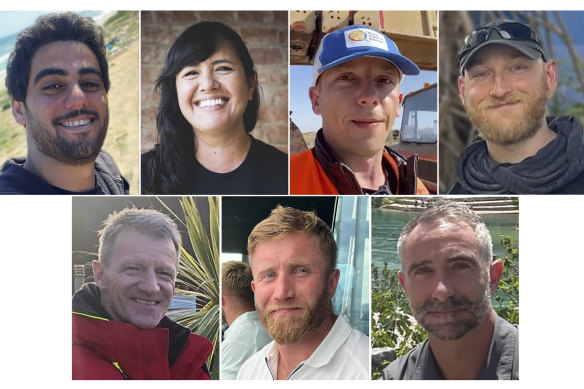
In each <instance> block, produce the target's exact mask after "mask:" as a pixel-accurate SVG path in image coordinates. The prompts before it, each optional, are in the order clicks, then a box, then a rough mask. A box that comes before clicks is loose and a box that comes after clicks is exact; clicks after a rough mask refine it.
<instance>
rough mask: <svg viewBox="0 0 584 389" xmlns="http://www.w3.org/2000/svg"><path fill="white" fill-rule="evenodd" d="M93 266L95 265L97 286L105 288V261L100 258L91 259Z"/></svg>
mask: <svg viewBox="0 0 584 389" xmlns="http://www.w3.org/2000/svg"><path fill="white" fill-rule="evenodd" d="M91 266H92V267H93V279H94V281H95V283H96V284H97V286H98V287H99V288H100V289H101V288H103V273H104V267H103V262H101V261H98V260H93V261H91Z"/></svg>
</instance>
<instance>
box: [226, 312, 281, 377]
mask: <svg viewBox="0 0 584 389" xmlns="http://www.w3.org/2000/svg"><path fill="white" fill-rule="evenodd" d="M271 340H272V339H271V338H270V336H269V335H268V333H267V332H266V330H265V329H264V326H263V325H262V322H261V321H260V318H259V315H258V313H257V311H251V312H246V313H244V314H242V315H239V316H238V317H237V319H235V320H233V322H232V323H231V325H230V326H229V328H228V329H227V330H225V334H224V339H223V341H222V342H221V379H222V380H234V379H235V377H237V372H238V371H239V368H240V367H241V365H243V363H244V362H245V361H246V360H247V359H248V358H249V357H250V356H252V355H253V354H254V353H255V352H256V351H258V350H260V349H261V348H262V347H264V346H265V345H266V344H268V343H270V341H271Z"/></svg>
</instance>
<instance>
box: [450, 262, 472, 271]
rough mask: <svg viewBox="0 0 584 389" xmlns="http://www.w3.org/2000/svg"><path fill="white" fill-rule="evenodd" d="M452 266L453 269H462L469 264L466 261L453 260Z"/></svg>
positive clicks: (466, 267)
mask: <svg viewBox="0 0 584 389" xmlns="http://www.w3.org/2000/svg"><path fill="white" fill-rule="evenodd" d="M452 268H453V269H455V270H462V269H468V268H469V265H468V263H466V262H454V263H453V264H452Z"/></svg>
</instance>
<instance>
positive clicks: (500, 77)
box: [458, 45, 557, 145]
mask: <svg viewBox="0 0 584 389" xmlns="http://www.w3.org/2000/svg"><path fill="white" fill-rule="evenodd" d="M556 81H557V70H556V64H555V63H554V62H553V61H549V62H548V63H544V62H543V61H542V60H541V59H538V60H532V59H531V58H528V57H526V56H524V55H522V54H521V53H519V52H518V51H516V50H515V49H513V48H511V47H508V46H502V45H489V46H487V47H484V48H482V49H481V50H480V51H478V52H477V53H476V54H475V55H474V57H473V62H472V63H471V66H470V67H469V68H468V69H467V70H466V71H465V73H464V76H461V77H459V79H458V88H459V92H460V97H461V99H462V101H463V103H464V106H465V108H466V111H467V113H468V116H469V118H470V119H471V121H472V122H473V123H474V125H475V126H476V127H477V129H478V131H479V132H480V134H481V135H482V136H483V137H484V138H485V139H486V140H487V141H490V142H493V143H495V144H500V145H508V144H514V143H517V142H520V141H522V140H525V139H528V138H530V137H532V136H533V135H534V134H535V133H536V132H537V130H538V129H539V128H541V126H542V125H545V114H546V105H547V100H548V98H550V97H551V96H552V95H553V93H554V91H555V87H556Z"/></svg>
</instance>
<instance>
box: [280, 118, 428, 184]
mask: <svg viewBox="0 0 584 389" xmlns="http://www.w3.org/2000/svg"><path fill="white" fill-rule="evenodd" d="M417 162H418V161H417V156H413V157H410V158H404V157H403V156H401V155H399V154H398V153H396V152H395V151H394V150H392V149H390V148H389V147H386V148H385V149H384V151H383V161H382V164H383V168H384V170H385V171H386V173H387V174H388V180H390V181H391V184H392V185H393V186H394V190H393V193H394V194H400V195H403V194H410V195H413V194H417V195H428V194H430V193H429V192H428V189H426V187H425V186H424V184H423V183H422V181H421V180H420V179H419V178H418V177H417ZM323 165H324V166H323ZM390 177H391V178H390ZM290 194H291V195H322V194H325V195H338V194H357V195H360V194H363V191H362V189H361V187H360V186H359V183H358V182H357V179H356V178H355V175H354V174H353V172H352V171H351V169H349V167H348V166H346V165H345V164H342V163H339V162H337V161H336V160H335V158H334V156H333V152H332V151H331V150H330V149H329V146H328V145H327V144H326V142H325V141H324V137H323V136H322V130H320V131H319V132H318V133H317V135H316V142H315V146H314V148H313V149H311V150H307V151H305V152H303V153H299V154H295V155H292V156H291V157H290Z"/></svg>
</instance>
